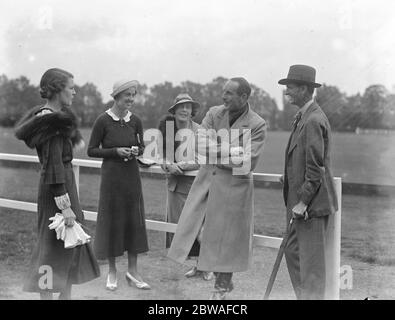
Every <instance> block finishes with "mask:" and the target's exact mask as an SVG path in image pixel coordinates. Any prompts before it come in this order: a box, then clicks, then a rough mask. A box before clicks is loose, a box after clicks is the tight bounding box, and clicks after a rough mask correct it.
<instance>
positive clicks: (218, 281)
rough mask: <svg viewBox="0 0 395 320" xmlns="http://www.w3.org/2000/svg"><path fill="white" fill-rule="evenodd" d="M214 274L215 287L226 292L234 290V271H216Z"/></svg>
mask: <svg viewBox="0 0 395 320" xmlns="http://www.w3.org/2000/svg"><path fill="white" fill-rule="evenodd" d="M214 275H215V284H214V289H216V290H220V291H226V292H231V291H232V290H233V283H232V275H233V273H232V272H214Z"/></svg>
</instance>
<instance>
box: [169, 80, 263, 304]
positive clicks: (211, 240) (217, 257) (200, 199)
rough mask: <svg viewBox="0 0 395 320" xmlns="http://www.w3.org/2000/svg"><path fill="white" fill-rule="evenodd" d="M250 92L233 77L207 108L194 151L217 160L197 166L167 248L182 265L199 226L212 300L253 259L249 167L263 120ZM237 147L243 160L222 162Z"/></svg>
mask: <svg viewBox="0 0 395 320" xmlns="http://www.w3.org/2000/svg"><path fill="white" fill-rule="evenodd" d="M250 94H251V87H250V85H249V83H248V82H247V81H246V80H245V79H244V78H232V79H230V80H229V81H228V82H227V83H226V84H225V86H224V88H223V95H222V99H223V102H224V104H223V105H221V106H215V107H212V108H210V109H209V110H208V112H207V114H206V116H205V117H204V119H203V121H202V129H200V134H198V135H197V141H198V146H199V147H198V148H197V149H198V152H199V154H200V155H203V156H204V157H208V158H210V159H212V156H213V158H216V159H217V161H216V162H215V163H212V162H210V161H209V162H208V163H205V164H202V165H201V167H200V169H199V173H198V174H197V176H196V178H195V180H194V182H193V184H192V187H191V191H190V192H189V195H188V198H187V200H186V202H185V206H184V208H183V211H182V213H181V216H180V220H179V222H178V226H177V230H176V233H175V235H174V238H173V242H172V244H171V246H170V249H169V252H168V257H169V258H171V259H173V260H175V261H177V262H179V263H184V261H185V259H186V258H187V255H188V252H189V250H190V248H191V246H192V244H193V242H194V240H195V239H196V237H197V236H198V235H199V232H200V230H201V226H202V225H203V228H202V231H201V233H200V253H199V260H198V265H197V268H198V269H199V270H203V271H214V273H215V285H214V292H213V295H212V296H211V298H212V299H214V300H223V299H225V297H226V294H227V293H228V292H230V291H232V289H233V284H232V275H233V272H240V271H245V270H247V269H248V267H249V265H250V262H251V245H252V235H253V203H254V184H253V179H252V171H253V170H254V168H255V166H256V164H257V161H258V158H259V155H260V153H261V151H262V148H263V144H264V140H265V133H266V123H265V121H264V120H263V119H262V118H261V117H260V116H259V115H258V114H256V113H255V112H254V111H253V110H252V109H251V107H250V105H249V103H248V98H249V96H250ZM220 132H222V133H228V137H227V138H224V135H223V136H220ZM229 138H230V139H229ZM205 141H208V142H209V145H208V146H206V145H205V143H204V142H205ZM245 142H247V143H245ZM201 145H203V146H204V147H203V148H200V146H201ZM210 146H214V147H213V148H211V147H210ZM240 151H242V152H241V153H242V154H243V156H242V157H241V159H242V162H241V163H239V164H236V163H235V162H233V161H229V162H227V161H225V158H226V156H227V157H228V159H229V157H231V155H232V154H236V155H237V154H239V152H240ZM244 151H245V152H244ZM223 154H225V157H224V158H222V155H223ZM226 154H227V155H226ZM244 155H246V156H244ZM244 163H248V164H249V165H248V166H244ZM236 169H240V171H239V170H236Z"/></svg>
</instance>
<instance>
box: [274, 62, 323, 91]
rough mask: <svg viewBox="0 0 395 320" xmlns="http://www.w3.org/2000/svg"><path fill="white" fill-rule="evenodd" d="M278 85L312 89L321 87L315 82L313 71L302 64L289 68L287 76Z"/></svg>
mask: <svg viewBox="0 0 395 320" xmlns="http://www.w3.org/2000/svg"><path fill="white" fill-rule="evenodd" d="M278 83H279V84H284V85H287V84H290V83H296V84H305V85H308V86H312V87H314V88H319V87H321V84H319V83H316V82H315V69H314V68H313V67H310V66H306V65H303V64H295V65H293V66H290V67H289V71H288V76H287V77H286V78H285V79H281V80H280V81H279V82H278Z"/></svg>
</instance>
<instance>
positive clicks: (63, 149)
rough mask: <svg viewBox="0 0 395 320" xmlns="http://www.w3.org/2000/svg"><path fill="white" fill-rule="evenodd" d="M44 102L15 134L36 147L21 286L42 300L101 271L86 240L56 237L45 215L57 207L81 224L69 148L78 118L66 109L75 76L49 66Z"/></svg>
mask: <svg viewBox="0 0 395 320" xmlns="http://www.w3.org/2000/svg"><path fill="white" fill-rule="evenodd" d="M40 94H41V96H42V98H44V99H47V103H46V104H45V105H44V106H37V107H35V108H33V109H32V110H31V111H29V112H28V113H27V114H26V115H25V116H24V117H23V118H22V119H21V120H20V121H19V122H18V124H17V126H16V131H15V133H16V137H17V138H18V139H21V140H23V141H25V143H26V144H27V145H28V146H29V147H30V148H36V150H37V154H38V157H39V160H40V163H41V177H40V183H39V191H38V200H37V206H38V234H37V238H38V242H37V245H36V247H35V249H34V251H33V256H32V261H31V265H30V270H29V272H28V276H27V279H26V282H25V284H24V290H25V291H28V292H39V293H40V296H41V299H52V297H53V296H52V293H54V292H60V295H59V299H70V298H71V286H72V285H73V284H80V283H84V282H87V281H90V280H92V279H94V278H97V277H99V276H100V269H99V266H98V265H97V262H96V258H95V256H94V254H93V251H92V249H91V247H90V244H84V245H80V246H77V247H75V248H71V249H65V248H64V242H63V241H62V240H57V238H56V232H55V230H50V229H49V227H48V225H49V224H50V220H49V218H51V217H53V216H54V215H55V213H57V212H61V213H62V215H63V217H64V219H65V225H66V227H70V226H72V225H73V224H74V221H77V222H78V223H80V224H81V225H83V223H84V216H83V212H82V210H81V207H80V204H79V200H78V194H77V188H76V183H75V177H74V172H73V168H72V164H71V160H72V159H73V147H76V146H80V147H81V145H83V140H82V138H81V135H80V133H79V131H78V129H77V118H76V116H75V115H74V113H73V112H72V111H71V110H70V108H69V107H70V106H71V103H72V100H73V97H74V95H75V90H74V82H73V75H72V74H71V73H69V72H67V71H64V70H61V69H49V70H48V71H46V72H45V73H44V75H43V76H42V78H41V82H40Z"/></svg>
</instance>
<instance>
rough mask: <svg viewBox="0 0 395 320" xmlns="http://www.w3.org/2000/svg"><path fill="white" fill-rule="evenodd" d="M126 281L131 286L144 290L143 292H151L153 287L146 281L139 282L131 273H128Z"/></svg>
mask: <svg viewBox="0 0 395 320" xmlns="http://www.w3.org/2000/svg"><path fill="white" fill-rule="evenodd" d="M125 277H126V281H127V282H128V284H129V286H132V285H134V286H135V287H137V288H138V289H143V290H150V289H151V287H150V285H149V284H148V283H146V282H144V281H139V280H137V279H136V278H134V277H133V276H132V275H131V274H130V273H129V272H126V275H125Z"/></svg>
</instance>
